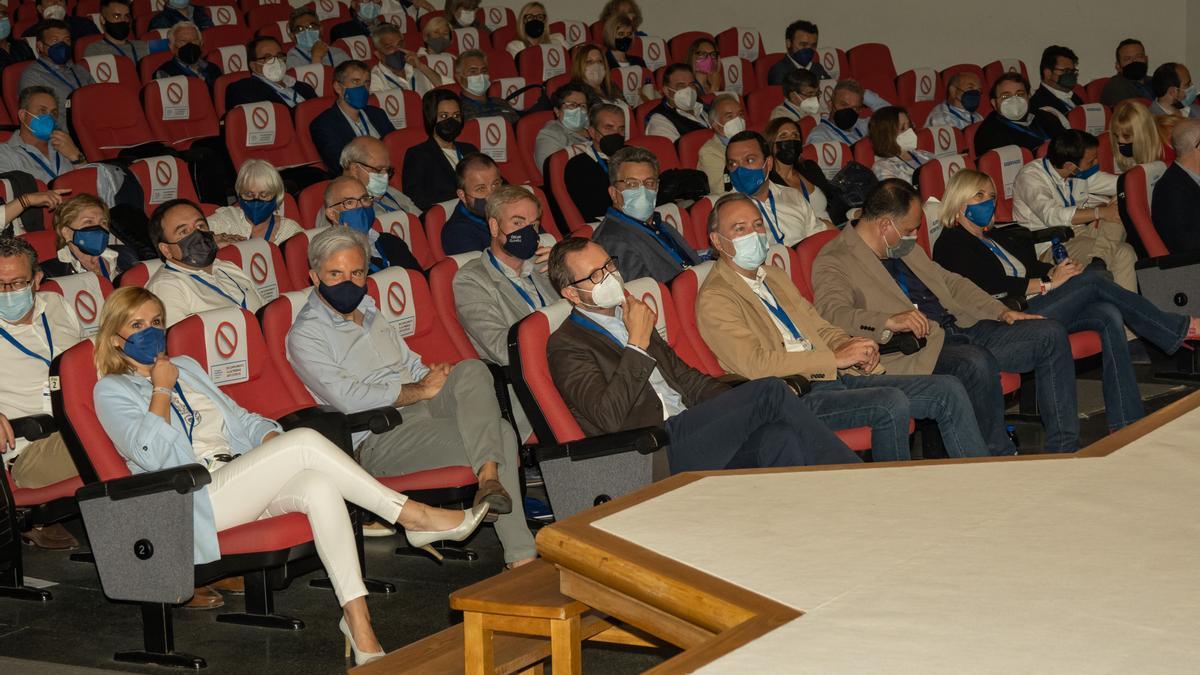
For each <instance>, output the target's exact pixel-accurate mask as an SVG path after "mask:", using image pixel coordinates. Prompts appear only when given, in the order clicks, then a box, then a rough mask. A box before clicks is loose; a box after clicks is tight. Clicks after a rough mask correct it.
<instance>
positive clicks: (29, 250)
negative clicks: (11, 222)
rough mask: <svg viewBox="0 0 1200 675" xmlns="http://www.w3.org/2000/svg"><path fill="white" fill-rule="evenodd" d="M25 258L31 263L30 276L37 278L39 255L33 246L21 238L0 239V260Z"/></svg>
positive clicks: (7, 237)
mask: <svg viewBox="0 0 1200 675" xmlns="http://www.w3.org/2000/svg"><path fill="white" fill-rule="evenodd" d="M18 256H25V259H26V260H27V261H29V275H30V276H37V273H38V270H39V269H40V268H39V267H38V255H37V251H36V250H34V248H33V245H32V244H30V243H29V242H27V241H25V240H24V239H22V238H21V237H9V236H5V237H0V258H16V257H18Z"/></svg>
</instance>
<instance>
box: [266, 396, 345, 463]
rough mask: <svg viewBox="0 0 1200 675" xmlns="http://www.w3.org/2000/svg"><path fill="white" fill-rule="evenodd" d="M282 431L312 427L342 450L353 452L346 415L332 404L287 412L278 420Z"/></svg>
mask: <svg viewBox="0 0 1200 675" xmlns="http://www.w3.org/2000/svg"><path fill="white" fill-rule="evenodd" d="M278 422H279V426H281V427H283V430H284V431H291V430H292V429H312V430H314V431H316V432H318V433H319V434H321V435H322V436H324V437H325V438H327V439H329V442H331V443H333V444H334V445H336V446H338V447H339V448H341V449H342V450H343V451H345V452H347V453H350V452H353V450H354V448H353V447H352V443H351V439H350V430H349V429H348V428H347V426H348V425H347V423H346V415H344V414H343V413H342V412H341V411H339V410H337V409H336V408H334V407H332V406H325V405H320V406H312V407H311V408H302V409H300V410H296V411H294V412H291V413H288V414H287V415H284V416H283V417H281V418H279V420H278Z"/></svg>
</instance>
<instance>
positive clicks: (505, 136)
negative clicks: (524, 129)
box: [458, 117, 533, 183]
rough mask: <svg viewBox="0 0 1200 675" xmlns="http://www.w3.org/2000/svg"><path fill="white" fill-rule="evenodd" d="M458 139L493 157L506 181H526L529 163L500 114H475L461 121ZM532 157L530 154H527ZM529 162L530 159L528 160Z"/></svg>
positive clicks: (509, 125) (510, 128) (530, 169)
mask: <svg viewBox="0 0 1200 675" xmlns="http://www.w3.org/2000/svg"><path fill="white" fill-rule="evenodd" d="M458 141H459V142H460V143H470V144H471V145H473V146H475V147H477V148H479V151H480V152H482V153H483V154H485V155H488V156H490V157H491V158H492V159H494V160H496V164H497V166H499V167H500V175H502V176H504V180H506V181H508V182H509V183H527V182H529V181H530V176H531V175H532V174H531V173H530V172H531V171H532V170H533V169H532V168H531V167H528V166H526V162H527V160H526V159H525V158H524V157H522V153H521V151H520V146H519V145H518V144H517V139H516V134H515V133H514V132H513V127H512V125H511V124H509V123H508V122H507V121H506V120H505V119H504V118H503V117H477V118H475V119H473V120H468V121H467V123H466V124H464V125H463V130H462V134H460V135H459V137H458ZM530 160H532V157H530ZM529 164H532V161H529Z"/></svg>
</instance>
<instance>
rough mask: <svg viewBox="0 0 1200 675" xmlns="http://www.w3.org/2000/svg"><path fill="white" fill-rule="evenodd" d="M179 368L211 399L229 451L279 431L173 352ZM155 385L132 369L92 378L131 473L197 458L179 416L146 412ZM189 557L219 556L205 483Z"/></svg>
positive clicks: (196, 498) (100, 412)
mask: <svg viewBox="0 0 1200 675" xmlns="http://www.w3.org/2000/svg"><path fill="white" fill-rule="evenodd" d="M171 363H174V364H175V366H176V367H177V368H179V381H180V382H181V383H183V384H185V385H187V387H189V388H190V389H193V390H195V391H198V392H200V393H201V394H203V395H204V396H206V397H208V399H209V400H210V401H212V403H213V405H215V406H216V407H217V410H218V411H219V412H220V414H221V416H222V417H223V418H224V420H225V440H226V441H228V443H229V448H230V449H231V450H232V451H233V454H235V455H240V454H242V453H245V452H249V451H250V450H251V449H253V448H256V447H258V446H259V445H261V444H262V441H263V437H265V436H266V435H267V434H269V433H271V432H272V431H276V432H280V433H282V432H283V429H282V428H281V427H280V426H279V424H277V423H276V422H274V421H273V420H269V419H267V418H265V417H262V416H260V415H256V414H254V413H252V412H249V411H247V410H246V409H245V408H242V407H241V406H239V405H238V404H237V403H235V402H234V401H233V399H231V398H229V397H228V396H226V395H225V393H224V392H223V391H221V388H220V387H218V386H217V385H216V384H214V383H213V381H212V380H211V379H209V377H208V373H206V372H205V371H204V369H203V368H201V367H200V364H199V363H196V362H195V361H193V360H192V359H190V358H188V357H186V356H172V357H171ZM153 391H154V387H153V386H152V385H151V384H150V380H148V379H146V378H144V377H140V376H138V375H135V374H126V375H106V376H104V377H103V378H101V379H100V381H99V382H97V383H96V388H95V390H94V391H93V392H92V400H93V401H94V403H95V405H96V417H97V418H99V420H100V424H101V426H103V427H104V431H105V432H106V433H108V437H109V438H111V439H112V442H113V445H115V446H116V447H117V452H119V453H121V456H122V457H124V458H125V464H126V465H127V466H128V467H129V471H130V473H134V474H138V473H149V472H151V471H161V470H163V469H171V468H174V467H178V466H184V465H185V464H196V463H197V462H196V455H195V453H194V452H193V450H192V444H191V441H189V440H188V436H187V432H186V431H185V430H184V427H183V422H182V421H181V420H180V418H179V416H178V415H175V414H174V413H172V414H171V421H170V423H167V422H166V421H165V420H164V419H163V418H161V417H159V416H158V415H155V414H154V413H152V412H150V397H151V395H152V394H153ZM192 515H193V520H192V522H193V532H192V538H193V551H192V560H193V562H194V563H195V564H197V565H200V564H203V563H207V562H212V561H214V560H217V559H218V558H220V557H221V549H220V547H219V546H218V544H217V527H216V524H215V523H214V521H213V510H212V502H211V501H210V500H209V498H208V488H207V487H203V488H201V489H199V490H197V491H196V492H194V493H193V496H192Z"/></svg>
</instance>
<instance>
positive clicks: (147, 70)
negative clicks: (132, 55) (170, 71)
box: [137, 38, 175, 84]
mask: <svg viewBox="0 0 1200 675" xmlns="http://www.w3.org/2000/svg"><path fill="white" fill-rule="evenodd" d="M151 39H157V38H151ZM173 58H175V55H174V54H172V53H171V52H169V51H162V52H157V53H154V54H147V55H145V56H143V57H142V58H140V59H138V64H137V65H138V77H139V78H141V80H142V84H145V83H147V82H149V81H150V80H153V79H154V71H156V70H158V69H159V68H162V66H163V64H164V63H166V62H167V61H170V60H171V59H173Z"/></svg>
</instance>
